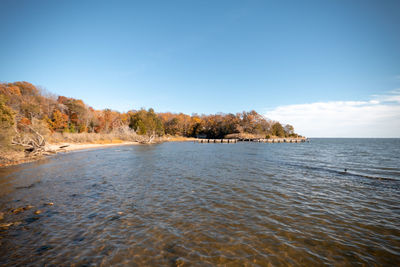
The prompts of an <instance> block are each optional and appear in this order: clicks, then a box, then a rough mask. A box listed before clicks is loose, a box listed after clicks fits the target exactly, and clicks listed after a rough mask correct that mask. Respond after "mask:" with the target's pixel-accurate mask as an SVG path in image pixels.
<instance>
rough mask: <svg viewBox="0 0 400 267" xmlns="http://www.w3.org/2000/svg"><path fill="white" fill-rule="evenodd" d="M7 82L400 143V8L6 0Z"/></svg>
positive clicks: (3, 66) (95, 102)
mask: <svg viewBox="0 0 400 267" xmlns="http://www.w3.org/2000/svg"><path fill="white" fill-rule="evenodd" d="M0 11H1V16H0V36H1V37H2V41H1V42H0V82H15V81H28V82H31V83H33V84H35V85H37V86H40V87H42V88H44V89H46V90H48V91H50V92H52V93H55V94H58V95H64V96H68V97H74V98H78V99H82V100H83V101H85V103H87V104H88V105H90V106H93V107H94V108H96V109H104V108H111V109H114V110H118V111H121V112H123V111H128V110H131V109H139V108H142V107H144V108H150V107H152V108H154V109H155V110H156V111H158V112H167V111H170V112H183V113H186V114H192V113H198V114H211V113H217V112H223V113H236V112H241V111H243V110H246V111H250V110H255V111H257V112H259V113H261V114H263V115H265V116H266V117H267V118H269V119H272V120H279V121H280V122H282V123H285V124H286V123H289V124H291V125H293V126H294V127H295V130H296V132H298V133H300V134H303V135H306V136H309V137H400V90H399V88H400V15H399V14H400V1H397V0H394V1H390V0H384V1H378V0H376V1H368V0H346V1H345V0H336V1H334V0H331V1H319V0H318V1H307V0H305V1H285V0H284V1H256V0H249V1H234V0H230V1H223V0H216V1H215V0H214V1H203V0H201V1H200V0H198V1H194V0H185V1H173V0H171V1H151V0H150V1H87V0H81V1H71V0H70V1H61V0H60V1H51V0H49V1H41V0H36V1H29V0H27V1H19V0H1V1H0Z"/></svg>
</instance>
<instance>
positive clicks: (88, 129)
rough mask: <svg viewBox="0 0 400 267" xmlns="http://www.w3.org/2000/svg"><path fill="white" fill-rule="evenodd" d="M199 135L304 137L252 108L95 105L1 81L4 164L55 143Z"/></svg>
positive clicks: (139, 140) (150, 140)
mask: <svg viewBox="0 0 400 267" xmlns="http://www.w3.org/2000/svg"><path fill="white" fill-rule="evenodd" d="M198 137H203V138H215V139H219V138H282V137H291V138H303V137H301V136H299V135H298V134H296V133H295V132H294V128H293V126H291V125H282V124H281V123H279V122H277V121H272V120H269V119H267V118H265V117H264V116H262V115H260V114H259V113H257V112H256V111H254V110H253V111H249V112H246V111H243V112H240V113H236V114H231V113H229V114H224V113H217V114H210V115H204V114H203V115H198V114H192V115H187V114H183V113H170V112H161V113H156V112H155V111H154V110H153V109H152V108H149V109H147V110H146V109H143V108H142V109H139V110H130V111H128V112H118V111H114V110H110V109H104V110H95V109H93V108H92V107H90V106H88V105H87V104H85V103H84V102H83V101H82V100H79V99H74V98H70V97H65V96H56V95H54V94H51V93H48V92H46V91H45V90H42V89H40V88H38V87H37V86H35V85H33V84H31V83H29V82H13V83H0V146H1V150H0V166H4V165H9V164H15V163H19V162H24V161H28V160H30V159H34V158H37V157H40V156H42V155H46V154H49V153H54V152H55V151H53V150H54V149H49V145H51V144H65V143H68V144H71V143H72V144H73V143H86V144H87V143H89V144H110V143H111V144H121V143H124V142H131V143H133V142H135V143H154V142H163V141H180V140H183V141H184V140H193V138H198ZM65 146H67V145H64V147H65ZM50 147H52V148H54V145H53V146H50ZM58 147H59V148H60V147H61V148H62V147H63V145H59V146H58Z"/></svg>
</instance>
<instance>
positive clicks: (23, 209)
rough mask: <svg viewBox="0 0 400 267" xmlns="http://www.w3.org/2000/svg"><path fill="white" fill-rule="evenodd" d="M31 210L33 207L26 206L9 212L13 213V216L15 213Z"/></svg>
mask: <svg viewBox="0 0 400 267" xmlns="http://www.w3.org/2000/svg"><path fill="white" fill-rule="evenodd" d="M32 208H34V206H32V205H26V206H25V207H19V208H16V209H13V210H11V212H12V213H14V214H17V213H20V212H23V211H26V210H30V209H32Z"/></svg>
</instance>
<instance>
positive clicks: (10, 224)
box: [0, 223, 13, 228]
mask: <svg viewBox="0 0 400 267" xmlns="http://www.w3.org/2000/svg"><path fill="white" fill-rule="evenodd" d="M12 225H13V223H0V228H8V227H10V226H12Z"/></svg>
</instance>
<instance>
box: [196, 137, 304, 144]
mask: <svg viewBox="0 0 400 267" xmlns="http://www.w3.org/2000/svg"><path fill="white" fill-rule="evenodd" d="M307 141H308V140H307V139H305V138H273V139H272V138H269V139H258V138H257V139H197V140H196V141H195V142H197V143H237V142H256V143H304V142H307Z"/></svg>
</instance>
